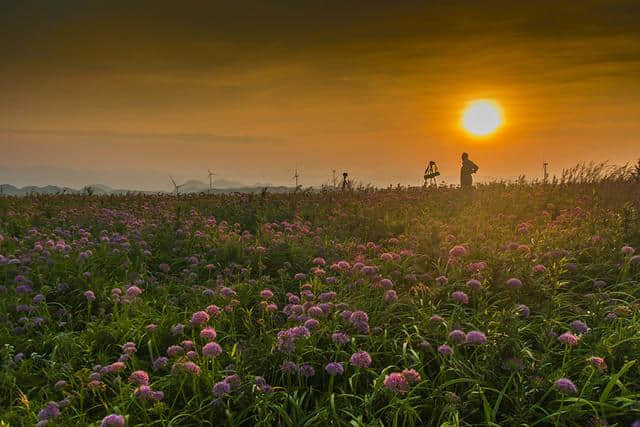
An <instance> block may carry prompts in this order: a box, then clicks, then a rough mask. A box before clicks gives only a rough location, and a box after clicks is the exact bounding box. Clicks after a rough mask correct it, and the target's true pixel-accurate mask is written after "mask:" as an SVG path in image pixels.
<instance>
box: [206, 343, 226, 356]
mask: <svg viewBox="0 0 640 427" xmlns="http://www.w3.org/2000/svg"><path fill="white" fill-rule="evenodd" d="M202 354H204V355H205V356H207V357H218V356H220V355H221V354H222V347H220V344H218V343H217V342H208V343H206V344H205V345H204V347H202Z"/></svg>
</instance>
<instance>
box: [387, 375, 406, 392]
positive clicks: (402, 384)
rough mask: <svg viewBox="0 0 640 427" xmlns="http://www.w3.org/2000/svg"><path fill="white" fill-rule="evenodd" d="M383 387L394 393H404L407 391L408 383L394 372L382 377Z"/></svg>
mask: <svg viewBox="0 0 640 427" xmlns="http://www.w3.org/2000/svg"><path fill="white" fill-rule="evenodd" d="M384 386H385V387H386V388H387V389H388V390H390V391H392V392H394V393H399V394H402V393H406V392H407V391H408V390H409V381H408V380H407V378H406V377H405V376H404V375H402V374H401V373H399V372H394V373H392V374H389V375H387V376H385V377H384Z"/></svg>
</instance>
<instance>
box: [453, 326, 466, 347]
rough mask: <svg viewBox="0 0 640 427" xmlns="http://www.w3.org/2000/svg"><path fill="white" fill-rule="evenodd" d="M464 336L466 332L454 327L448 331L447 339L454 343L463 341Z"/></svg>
mask: <svg viewBox="0 0 640 427" xmlns="http://www.w3.org/2000/svg"><path fill="white" fill-rule="evenodd" d="M466 337H467V336H466V334H465V333H464V332H463V331H461V330H460V329H454V330H453V331H451V332H450V333H449V339H450V340H451V341H452V342H454V343H456V344H460V343H463V342H464V340H465V339H466Z"/></svg>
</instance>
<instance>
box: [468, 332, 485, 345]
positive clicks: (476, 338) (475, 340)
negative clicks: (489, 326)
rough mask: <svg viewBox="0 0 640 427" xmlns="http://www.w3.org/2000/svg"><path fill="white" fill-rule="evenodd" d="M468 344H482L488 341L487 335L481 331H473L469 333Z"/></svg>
mask: <svg viewBox="0 0 640 427" xmlns="http://www.w3.org/2000/svg"><path fill="white" fill-rule="evenodd" d="M466 341H467V344H475V345H482V344H486V343H487V337H486V336H485V335H484V334H483V333H482V332H480V331H471V332H469V333H468V334H467V340H466Z"/></svg>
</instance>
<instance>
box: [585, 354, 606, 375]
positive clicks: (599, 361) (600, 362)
mask: <svg viewBox="0 0 640 427" xmlns="http://www.w3.org/2000/svg"><path fill="white" fill-rule="evenodd" d="M587 361H588V362H589V363H590V364H591V365H593V366H595V367H596V368H598V370H600V371H601V372H604V371H606V370H607V362H605V360H604V358H602V357H597V356H591V357H590V358H589V359H587Z"/></svg>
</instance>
